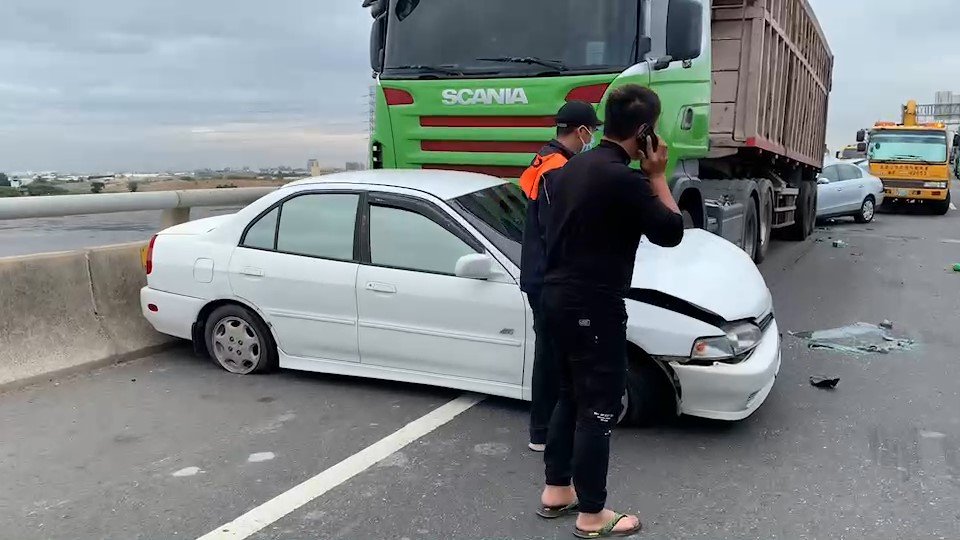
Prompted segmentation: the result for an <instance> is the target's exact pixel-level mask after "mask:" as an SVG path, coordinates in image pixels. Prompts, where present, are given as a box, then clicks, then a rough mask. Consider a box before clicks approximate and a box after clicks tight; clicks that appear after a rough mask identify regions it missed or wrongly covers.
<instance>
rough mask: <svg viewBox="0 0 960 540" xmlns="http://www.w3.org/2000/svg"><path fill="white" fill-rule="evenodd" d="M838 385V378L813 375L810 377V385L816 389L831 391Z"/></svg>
mask: <svg viewBox="0 0 960 540" xmlns="http://www.w3.org/2000/svg"><path fill="white" fill-rule="evenodd" d="M839 383H840V377H824V376H822V375H814V376H812V377H810V384H812V385H813V386H816V387H817V388H825V389H827V390H833V389H834V388H836V387H837V384H839Z"/></svg>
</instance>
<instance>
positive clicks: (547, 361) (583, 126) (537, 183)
mask: <svg viewBox="0 0 960 540" xmlns="http://www.w3.org/2000/svg"><path fill="white" fill-rule="evenodd" d="M599 126H600V121H599V120H598V119H597V112H596V111H595V110H594V108H593V106H592V105H590V104H589V103H585V102H582V101H571V102H569V103H567V104H565V105H564V106H563V107H562V108H561V109H560V111H559V112H558V113H557V137H556V138H555V139H553V140H552V141H550V142H548V143H547V144H546V145H545V146H544V147H543V148H541V149H540V152H538V153H537V157H535V158H534V159H533V163H531V164H530V167H529V168H528V169H527V170H526V171H524V173H523V176H521V177H520V187H521V188H522V189H523V192H524V193H525V194H526V196H527V219H526V224H525V227H524V231H523V248H522V250H521V254H520V288H521V289H522V290H523V292H525V293H527V300H528V301H529V302H530V308H531V310H532V311H533V330H534V332H535V334H536V350H535V352H534V360H533V382H532V389H531V390H532V392H533V396H532V404H531V407H530V443H529V445H528V446H529V448H530V449H531V450H533V451H534V452H543V450H544V448H545V447H546V443H547V427H548V426H549V424H550V417H551V416H552V415H553V409H554V406H555V405H556V404H557V394H558V392H559V377H558V375H557V368H556V367H555V364H556V362H555V361H554V360H553V358H552V356H553V355H552V353H551V350H550V340H549V339H547V338H546V337H545V335H544V328H543V310H541V309H540V291H541V289H542V288H543V268H544V265H545V264H546V260H545V248H544V240H543V227H542V226H541V219H542V218H545V217H546V215H547V212H549V204H550V202H549V201H547V200H544V199H543V198H541V197H540V194H541V193H542V192H543V186H544V185H546V183H547V182H548V181H552V179H553V178H554V177H556V175H557V173H559V171H560V170H561V168H562V167H563V166H564V165H566V163H567V160H569V159H570V158H572V157H573V156H574V155H575V154H578V153H580V152H583V151H584V150H587V149H589V148H590V147H591V146H593V137H594V134H595V133H596V131H597V128H598V127H599Z"/></svg>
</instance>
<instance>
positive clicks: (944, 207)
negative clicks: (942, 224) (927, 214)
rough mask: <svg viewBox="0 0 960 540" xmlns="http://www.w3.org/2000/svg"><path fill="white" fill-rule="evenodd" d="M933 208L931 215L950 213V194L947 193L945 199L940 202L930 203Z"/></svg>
mask: <svg viewBox="0 0 960 540" xmlns="http://www.w3.org/2000/svg"><path fill="white" fill-rule="evenodd" d="M931 207H932V208H933V213H934V214H936V215H938V216H943V215H946V213H947V212H949V211H950V192H949V191H948V192H947V198H946V199H944V200H942V201H934V202H933V203H931Z"/></svg>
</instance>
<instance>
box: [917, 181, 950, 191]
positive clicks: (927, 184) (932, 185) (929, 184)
mask: <svg viewBox="0 0 960 540" xmlns="http://www.w3.org/2000/svg"><path fill="white" fill-rule="evenodd" d="M923 187H925V188H933V189H946V188H947V183H946V182H924V183H923Z"/></svg>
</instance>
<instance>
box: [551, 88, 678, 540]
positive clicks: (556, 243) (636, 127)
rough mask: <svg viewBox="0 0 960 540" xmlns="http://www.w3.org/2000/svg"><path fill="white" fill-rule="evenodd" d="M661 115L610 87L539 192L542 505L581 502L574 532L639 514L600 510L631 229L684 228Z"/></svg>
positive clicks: (619, 524)
mask: <svg viewBox="0 0 960 540" xmlns="http://www.w3.org/2000/svg"><path fill="white" fill-rule="evenodd" d="M659 116H660V99H659V97H657V95H656V94H655V93H654V92H652V91H651V90H649V89H647V88H643V87H641V86H637V85H627V86H624V87H621V88H618V89H617V90H615V91H613V92H612V93H611V95H610V96H609V98H608V100H607V107H606V114H605V118H604V120H605V122H606V127H605V133H604V139H603V142H601V143H600V145H599V146H598V147H597V148H596V149H594V150H591V151H590V152H587V153H585V154H581V155H578V156H575V157H574V158H572V159H571V160H570V161H569V163H567V164H566V166H565V167H564V169H563V171H562V172H561V175H560V178H559V179H557V181H554V182H550V183H549V184H548V185H547V186H546V188H545V190H544V193H543V195H542V196H543V197H546V198H549V200H550V214H549V216H548V217H547V220H546V221H545V223H544V227H545V231H546V254H547V259H546V260H547V264H546V271H545V275H544V287H543V291H542V298H541V302H542V307H543V310H544V313H545V321H546V325H545V326H546V334H547V336H549V337H550V338H551V339H552V345H553V347H554V353H555V355H556V358H557V362H558V364H559V365H560V367H561V369H560V374H561V377H560V399H559V402H558V403H557V407H556V410H555V411H554V415H553V419H552V421H551V424H550V430H549V435H548V439H547V447H546V453H545V456H544V462H545V464H546V487H545V488H544V491H543V495H542V497H541V502H542V504H543V508H542V510H541V511H540V515H542V516H544V517H558V516H559V515H564V514H569V513H572V512H574V511H576V510H579V515H578V517H577V523H576V530H575V532H576V534H578V535H580V536H583V537H594V538H595V537H604V536H612V535H616V536H623V535H629V534H632V533H635V532H637V531H639V530H640V528H641V524H640V520H639V519H638V518H637V517H636V516H628V515H624V514H620V513H615V512H613V511H612V510H609V509H606V507H605V505H606V497H607V491H606V482H607V468H608V463H609V459H610V431H611V429H612V428H613V426H614V425H615V424H616V422H617V419H618V417H619V415H620V413H621V410H622V405H621V398H622V396H623V393H624V390H625V388H626V374H627V341H626V322H627V314H626V306H625V304H624V296H625V294H626V292H627V291H628V290H629V288H630V283H631V279H632V275H633V269H634V261H635V258H636V253H637V247H638V244H639V242H640V237H641V236H642V235H646V237H647V238H648V239H649V240H650V241H651V242H653V243H654V244H657V245H660V246H664V247H673V246H676V245H677V244H679V243H680V241H681V240H682V238H683V219H682V218H681V216H680V211H679V209H678V207H677V204H676V202H675V201H674V200H673V196H672V195H671V193H670V188H669V186H668V185H667V178H666V175H665V171H666V166H667V157H668V156H667V146H666V144H665V143H664V142H663V141H661V140H660V139H659V138H658V137H657V135H656V134H655V133H654V131H653V130H654V128H655V127H656V122H657V119H658V118H659ZM634 159H640V160H642V170H635V169H632V168H630V162H631V161H632V160H634ZM641 264H642V261H641ZM571 481H572V483H573V486H571Z"/></svg>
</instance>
